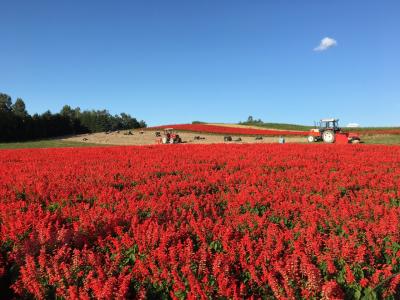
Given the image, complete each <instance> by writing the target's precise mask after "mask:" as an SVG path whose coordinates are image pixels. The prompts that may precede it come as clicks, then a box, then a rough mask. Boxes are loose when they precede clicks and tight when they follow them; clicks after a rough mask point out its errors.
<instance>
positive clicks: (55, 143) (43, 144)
mask: <svg viewBox="0 0 400 300" xmlns="http://www.w3.org/2000/svg"><path fill="white" fill-rule="evenodd" d="M89 146H104V145H99V144H91V143H83V142H71V141H62V140H56V139H54V140H41V141H29V142H16V143H0V149H23V148H63V147H89Z"/></svg>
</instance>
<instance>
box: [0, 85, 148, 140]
mask: <svg viewBox="0 0 400 300" xmlns="http://www.w3.org/2000/svg"><path fill="white" fill-rule="evenodd" d="M143 127H146V123H145V122H144V121H138V120H136V119H135V118H133V117H131V116H130V115H129V114H126V113H121V114H119V115H114V116H113V115H111V114H110V113H109V112H108V111H107V110H84V111H81V109H80V108H79V107H77V108H71V107H70V106H69V105H65V106H64V107H63V108H62V109H61V111H60V112H59V113H51V112H50V111H46V112H45V113H43V114H40V115H39V114H34V115H32V116H31V115H30V114H29V113H28V112H27V110H26V107H25V103H24V101H23V100H22V99H21V98H17V99H16V100H15V102H14V103H13V101H12V99H11V97H10V96H9V95H7V94H4V93H0V141H3V142H11V141H24V140H34V139H43V138H50V137H56V136H62V135H69V134H78V133H92V132H101V131H114V130H123V129H134V128H143Z"/></svg>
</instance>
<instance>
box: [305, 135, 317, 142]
mask: <svg viewBox="0 0 400 300" xmlns="http://www.w3.org/2000/svg"><path fill="white" fill-rule="evenodd" d="M307 141H308V142H309V143H314V142H316V141H317V140H316V139H315V137H313V136H312V135H309V136H308V137H307Z"/></svg>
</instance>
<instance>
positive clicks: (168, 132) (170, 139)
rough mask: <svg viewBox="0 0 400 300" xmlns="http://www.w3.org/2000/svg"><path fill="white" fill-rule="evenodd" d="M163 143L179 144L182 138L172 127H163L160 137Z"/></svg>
mask: <svg viewBox="0 0 400 300" xmlns="http://www.w3.org/2000/svg"><path fill="white" fill-rule="evenodd" d="M161 141H162V143H163V144H179V143H182V139H181V137H180V136H179V134H177V133H176V132H175V131H174V129H173V128H165V129H164V133H163V136H162V138H161Z"/></svg>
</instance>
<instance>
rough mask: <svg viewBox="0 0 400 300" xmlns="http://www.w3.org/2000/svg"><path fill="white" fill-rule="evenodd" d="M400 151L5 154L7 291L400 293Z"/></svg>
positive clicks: (72, 294)
mask: <svg viewBox="0 0 400 300" xmlns="http://www.w3.org/2000/svg"><path fill="white" fill-rule="evenodd" d="M399 187H400V147H389V146H366V145H326V144H325V145H294V144H293V145H290V144H285V145H279V144H244V145H226V144H214V145H167V146H163V145H159V146H146V147H107V148H79V149H41V150H4V151H1V152H0V230H1V234H0V281H1V286H2V290H1V291H0V292H1V293H2V295H10V297H13V296H14V297H18V298H20V297H28V298H29V297H36V298H39V299H41V298H54V297H55V296H57V297H59V298H68V299H89V298H98V299H123V298H153V299H159V298H164V299H168V298H175V299H181V298H186V299H198V298H220V299H225V298H233V299H239V298H251V297H253V298H264V299H274V298H276V299H343V298H345V297H347V298H349V299H360V298H361V297H363V296H365V297H370V298H366V299H376V298H383V297H387V298H388V299H399V297H400V291H399V282H400V275H399V272H400V267H399V266H400V231H399V225H400V223H399V222H400V207H399V206H400V190H399Z"/></svg>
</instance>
